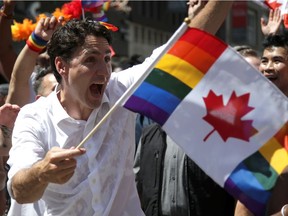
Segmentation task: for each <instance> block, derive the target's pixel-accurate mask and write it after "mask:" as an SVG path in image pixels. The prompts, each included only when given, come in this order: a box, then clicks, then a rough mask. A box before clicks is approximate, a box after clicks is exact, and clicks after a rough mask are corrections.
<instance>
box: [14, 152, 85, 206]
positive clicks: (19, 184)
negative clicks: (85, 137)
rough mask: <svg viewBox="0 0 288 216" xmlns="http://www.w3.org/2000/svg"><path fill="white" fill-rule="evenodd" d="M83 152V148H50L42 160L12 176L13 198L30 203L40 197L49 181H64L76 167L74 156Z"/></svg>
mask: <svg viewBox="0 0 288 216" xmlns="http://www.w3.org/2000/svg"><path fill="white" fill-rule="evenodd" d="M84 153H85V149H83V148H79V149H78V148H77V149H75V148H74V149H62V148H59V147H54V148H52V149H51V150H50V151H48V152H47V154H46V156H45V158H44V159H43V160H41V161H38V162H36V163H35V164H34V165H33V166H32V167H31V168H27V169H22V170H20V171H18V172H17V173H16V174H15V175H14V176H13V177H12V183H11V190H12V195H13V198H14V199H15V200H16V201H17V202H18V203H20V204H23V203H32V202H35V201H37V200H39V199H40V198H41V197H42V195H43V193H44V191H45V189H46V188H47V186H48V184H49V183H55V184H64V183H66V182H67V181H69V179H70V178H71V177H72V176H73V174H74V170H75V168H76V159H75V158H74V157H77V156H80V155H82V154H84Z"/></svg>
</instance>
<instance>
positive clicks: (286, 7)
mask: <svg viewBox="0 0 288 216" xmlns="http://www.w3.org/2000/svg"><path fill="white" fill-rule="evenodd" d="M265 4H266V5H268V6H269V7H270V8H271V9H273V10H275V9H276V8H280V10H281V15H282V16H283V22H284V26H285V28H288V1H287V0H265Z"/></svg>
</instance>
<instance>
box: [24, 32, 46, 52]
mask: <svg viewBox="0 0 288 216" xmlns="http://www.w3.org/2000/svg"><path fill="white" fill-rule="evenodd" d="M47 42H48V41H45V40H43V39H42V38H40V37H39V36H37V35H36V34H35V32H34V31H33V32H32V34H31V35H30V36H29V38H28V40H27V41H26V44H27V46H28V47H29V49H30V50H32V51H34V52H38V53H39V52H41V51H42V50H43V49H44V48H45V47H46V44H47Z"/></svg>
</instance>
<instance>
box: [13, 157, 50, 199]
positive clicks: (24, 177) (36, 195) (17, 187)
mask: <svg viewBox="0 0 288 216" xmlns="http://www.w3.org/2000/svg"><path fill="white" fill-rule="evenodd" d="M39 163H41V162H37V163H35V164H34V165H33V166H32V167H31V168H28V169H22V170H20V171H19V172H17V173H16V174H15V175H14V176H13V178H12V193H13V197H14V199H15V200H16V201H17V202H18V203H20V204H23V203H32V202H35V201H37V200H39V199H40V198H41V197H42V195H43V193H44V191H45V189H46V187H47V186H48V183H47V182H41V181H40V180H39V173H40V166H39Z"/></svg>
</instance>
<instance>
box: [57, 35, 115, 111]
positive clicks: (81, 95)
mask: <svg viewBox="0 0 288 216" xmlns="http://www.w3.org/2000/svg"><path fill="white" fill-rule="evenodd" d="M64 71H65V72H64V73H60V74H61V75H62V78H63V85H64V91H65V94H66V96H68V97H69V103H68V104H70V105H72V106H73V105H76V106H77V107H81V109H87V108H88V109H89V110H90V109H91V110H92V109H94V108H97V107H99V106H100V104H101V101H102V98H103V95H104V90H105V88H106V85H107V83H108V81H109V79H110V75H111V51H110V47H109V44H108V42H107V40H106V39H105V38H102V37H94V36H91V35H90V36H87V37H86V40H85V44H84V45H83V46H81V47H79V48H78V49H77V50H76V52H75V53H74V55H73V57H72V59H71V60H70V61H69V62H68V63H67V64H66V66H65V70H64ZM65 89H66V90H65Z"/></svg>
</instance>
